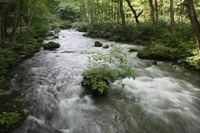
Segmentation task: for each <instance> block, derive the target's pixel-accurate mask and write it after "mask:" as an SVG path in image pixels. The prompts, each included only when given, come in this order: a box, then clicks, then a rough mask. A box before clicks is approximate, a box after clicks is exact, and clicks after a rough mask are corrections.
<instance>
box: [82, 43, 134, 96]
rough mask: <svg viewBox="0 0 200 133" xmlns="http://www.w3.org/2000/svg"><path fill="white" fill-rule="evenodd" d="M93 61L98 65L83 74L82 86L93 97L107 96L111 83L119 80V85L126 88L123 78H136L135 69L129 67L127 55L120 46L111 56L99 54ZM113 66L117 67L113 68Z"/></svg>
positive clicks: (116, 47)
mask: <svg viewBox="0 0 200 133" xmlns="http://www.w3.org/2000/svg"><path fill="white" fill-rule="evenodd" d="M91 59H92V60H94V61H97V64H95V63H93V64H92V66H91V67H89V69H87V70H85V71H84V72H83V74H82V76H83V83H82V85H83V86H84V87H86V88H87V89H88V90H89V91H90V92H91V93H92V94H93V95H104V94H106V92H107V90H108V88H109V83H110V82H114V81H115V80H118V83H119V84H121V85H122V86H124V84H123V83H122V78H124V77H132V78H135V73H134V71H133V69H132V68H131V67H129V66H128V65H127V55H126V53H124V52H123V50H122V48H121V47H119V46H114V47H112V48H111V50H110V53H109V54H97V55H94V56H92V57H91ZM113 64H117V66H116V67H111V66H110V65H113Z"/></svg>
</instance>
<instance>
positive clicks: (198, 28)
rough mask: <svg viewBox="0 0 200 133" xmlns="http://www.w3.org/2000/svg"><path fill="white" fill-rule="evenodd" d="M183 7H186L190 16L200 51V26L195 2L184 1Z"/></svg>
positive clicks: (190, 0) (191, 0)
mask: <svg viewBox="0 0 200 133" xmlns="http://www.w3.org/2000/svg"><path fill="white" fill-rule="evenodd" d="M181 5H185V6H186V8H187V11H188V14H189V18H190V21H191V25H192V29H193V32H194V35H195V38H196V41H197V46H198V48H199V50H200V24H199V21H198V18H197V15H196V12H195V8H194V3H193V0H184V1H183V2H182V3H181Z"/></svg>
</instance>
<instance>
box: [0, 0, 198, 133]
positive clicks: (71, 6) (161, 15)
mask: <svg viewBox="0 0 200 133" xmlns="http://www.w3.org/2000/svg"><path fill="white" fill-rule="evenodd" d="M66 29H74V30H76V31H79V32H83V33H84V34H83V36H84V37H90V38H102V39H106V40H109V41H112V42H113V41H114V42H126V43H129V44H130V45H136V46H142V47H144V48H143V49H139V50H137V57H138V58H140V59H147V60H154V61H168V62H172V63H174V64H178V65H180V66H182V67H184V68H185V69H188V70H190V71H192V72H195V73H199V72H200V1H199V0H183V1H182V0H0V107H1V108H0V132H2V133H6V132H12V131H13V130H14V129H15V128H16V127H18V126H19V125H21V124H22V123H23V121H24V120H25V119H26V117H27V114H26V113H25V112H24V111H23V109H24V108H25V106H27V104H29V103H28V102H27V101H26V100H23V95H22V94H21V92H20V91H17V90H13V89H11V88H10V74H11V73H10V71H11V70H13V69H15V67H16V66H17V65H18V64H20V63H21V62H23V61H24V60H26V59H28V58H30V57H33V56H34V54H35V53H37V52H39V51H40V49H41V47H42V46H43V41H44V40H45V39H46V38H48V37H50V36H51V37H52V38H59V37H58V35H59V32H60V31H61V30H66ZM44 49H45V47H44ZM115 50H116V49H115ZM117 50H119V49H117ZM118 52H119V53H120V51H118ZM114 56H116V55H114ZM97 58H98V59H99V58H100V57H97ZM100 60H101V59H100ZM123 67H124V66H123ZM124 68H126V74H127V75H128V74H130V75H129V76H130V77H132V78H135V74H133V73H132V71H131V70H130V68H127V67H124ZM101 69H102V68H101ZM103 69H105V68H103ZM106 69H107V70H108V72H107V71H106V73H109V71H112V70H110V68H108V67H106ZM96 71H97V70H96V69H93V70H92V72H96ZM102 71H104V70H99V73H101V74H102ZM88 73H89V71H87V72H85V73H84V74H83V76H84V78H87V76H88V75H87V74H88ZM106 73H104V74H103V78H105V77H104V76H105V75H106ZM119 73H120V72H119ZM119 73H118V75H117V76H118V78H119V77H121V75H120V74H121V73H120V74H119ZM90 74H94V75H95V74H96V73H90ZM112 74H113V73H112ZM112 74H111V75H109V76H111V78H113V75H114V77H115V76H116V73H114V74H113V75H112ZM123 74H124V73H123ZM123 74H122V75H123ZM89 76H91V75H89ZM91 77H93V75H92V76H91ZM91 77H90V78H91ZM109 78H110V77H109ZM118 78H113V79H115V80H116V79H118ZM88 82H89V83H88ZM95 82H96V81H95ZM90 84H91V83H90V81H87V85H90ZM96 84H97V83H96ZM106 84H107V81H106ZM99 86H104V87H105V85H102V84H100V85H99V84H98V87H99ZM101 91H102V90H101ZM102 92H103V91H102Z"/></svg>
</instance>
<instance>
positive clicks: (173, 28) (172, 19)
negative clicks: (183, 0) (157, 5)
mask: <svg viewBox="0 0 200 133" xmlns="http://www.w3.org/2000/svg"><path fill="white" fill-rule="evenodd" d="M173 4H174V0H170V20H171V22H170V24H171V31H172V33H173V35H175V21H174V5H173Z"/></svg>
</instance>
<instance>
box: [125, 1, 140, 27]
mask: <svg viewBox="0 0 200 133" xmlns="http://www.w3.org/2000/svg"><path fill="white" fill-rule="evenodd" d="M126 2H127V3H128V6H129V8H130V9H131V11H132V13H133V15H134V17H135V22H136V23H137V24H139V23H140V22H139V20H138V18H139V17H140V15H141V14H142V13H143V11H141V12H140V13H139V14H137V13H136V11H135V9H134V8H133V6H132V5H131V2H130V0H126Z"/></svg>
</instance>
